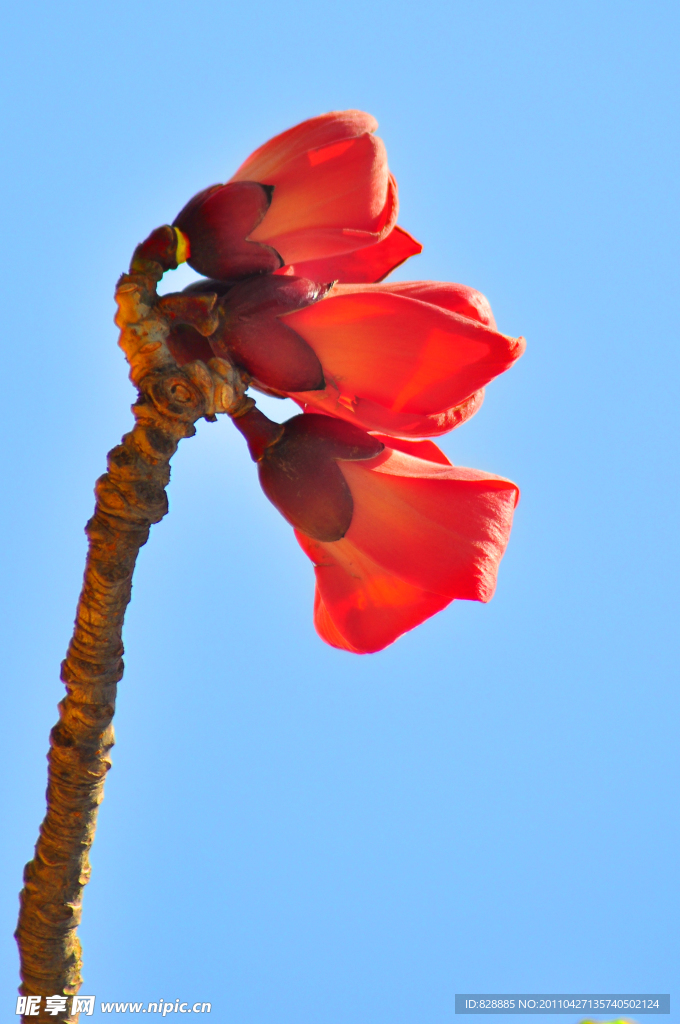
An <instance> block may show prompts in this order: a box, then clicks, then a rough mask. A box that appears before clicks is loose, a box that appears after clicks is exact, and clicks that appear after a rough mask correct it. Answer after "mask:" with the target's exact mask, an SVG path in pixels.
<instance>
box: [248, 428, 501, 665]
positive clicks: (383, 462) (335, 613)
mask: <svg viewBox="0 0 680 1024" xmlns="http://www.w3.org/2000/svg"><path fill="white" fill-rule="evenodd" d="M235 423H236V425H237V426H238V427H239V429H240V430H242V432H243V433H244V434H245V435H246V437H247V438H248V440H249V446H250V449H251V454H252V455H253V458H254V459H256V460H257V461H258V463H259V474H260V482H261V484H262V487H263V489H264V491H265V493H266V494H267V497H268V498H269V499H270V500H271V501H272V502H273V504H274V505H275V506H276V507H277V508H278V509H279V511H280V512H281V513H282V515H283V516H284V517H285V518H286V519H287V520H288V522H290V523H291V525H293V526H294V527H295V528H296V529H295V534H296V537H297V539H298V542H299V543H300V546H301V547H302V549H303V550H304V551H305V553H306V554H307V555H308V556H309V557H310V558H311V559H312V561H313V562H314V563H315V572H316V597H315V605H314V621H315V625H316V628H317V631H318V633H319V635H320V636H321V637H322V639H323V640H325V641H326V642H327V643H329V644H331V645H332V646H334V647H340V648H342V649H344V650H348V651H353V652H355V653H360V654H366V653H372V652H375V651H379V650H382V648H384V647H386V646H387V645H388V644H390V643H392V642H393V641H394V640H396V639H397V638H398V637H399V636H401V635H402V633H405V632H406V631H407V630H409V629H413V627H414V626H417V625H418V624H419V623H421V622H423V621H424V620H425V619H427V618H429V617H430V616H431V615H434V614H435V613H436V612H438V611H440V610H441V609H442V608H444V607H445V606H446V605H447V604H449V603H450V602H451V601H452V600H454V599H455V598H462V599H467V600H473V601H484V602H486V601H489V600H490V599H491V597H492V595H493V592H494V589H495V586H496V575H497V571H498V564H499V562H500V560H501V558H502V556H503V553H504V551H505V548H506V545H507V542H508V537H509V535H510V529H511V526H512V517H513V512H514V509H515V505H516V504H517V499H518V494H519V492H518V489H517V487H516V485H515V484H513V483H511V481H509V480H504V479H503V478H502V477H497V476H492V475H491V474H488V473H482V472H480V471H478V470H473V469H461V468H459V467H455V466H452V465H451V464H450V463H449V461H448V459H447V458H446V456H445V455H444V454H443V452H441V451H440V450H439V449H438V448H437V446H436V445H435V444H434V443H433V442H432V441H395V440H394V439H391V438H388V437H382V438H379V437H375V436H371V435H369V434H366V433H365V432H364V431H361V430H360V429H358V428H357V427H354V426H352V425H351V424H349V423H343V422H341V421H339V420H336V419H334V418H331V417H327V416H319V415H314V414H309V415H304V416H296V417H294V418H293V419H292V420H288V422H287V423H285V424H283V425H279V424H273V423H271V422H270V421H268V420H267V419H266V417H264V416H262V414H261V413H259V412H258V411H257V410H253V411H252V412H251V413H248V414H247V415H246V416H244V417H241V419H239V420H236V421H235Z"/></svg>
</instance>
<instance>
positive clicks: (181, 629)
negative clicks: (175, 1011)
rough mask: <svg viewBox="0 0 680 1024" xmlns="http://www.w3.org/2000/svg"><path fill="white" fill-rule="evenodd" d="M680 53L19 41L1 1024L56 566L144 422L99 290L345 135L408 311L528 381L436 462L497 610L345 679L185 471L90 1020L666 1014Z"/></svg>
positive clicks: (234, 494) (508, 18)
mask: <svg viewBox="0 0 680 1024" xmlns="http://www.w3.org/2000/svg"><path fill="white" fill-rule="evenodd" d="M679 21H680V15H679V10H678V7H677V4H675V3H671V2H670V0H669V2H662V0H658V2H655V0H647V2H645V3H643V2H641V0H635V2H626V0H619V2H616V3H615V2H609V0H588V2H584V0H570V2H568V3H567V2H566V0H562V2H554V0H533V2H532V0H515V2H511V0H496V2H494V0H476V2H474V3H473V2H470V0H453V2H452V3H449V4H444V3H441V4H440V3H432V2H425V3H411V4H405V3H402V2H399V0H395V2H392V3H384V2H381V0H377V2H376V0H373V2H371V3H366V2H365V0H348V2H346V3H344V4H341V5H335V6H334V5H328V4H313V3H311V2H309V0H301V2H293V3H288V4H284V3H275V2H273V0H260V2H258V3H243V4H233V3H231V4H230V3H226V2H217V0H204V2H201V0H198V2H195V3H193V4H189V3H180V2H175V0H165V2H163V3H160V2H158V0H149V2H146V3H143V4H140V3H133V2H132V0H119V2H117V3H115V4H114V3H109V2H104V3H100V4H92V3H84V2H72V0H64V2H63V3H59V4H53V3H47V2H45V0H41V2H32V0H24V3H22V4H21V5H19V4H11V5H10V4H9V3H7V2H6V3H5V5H4V9H3V12H2V23H3V30H2V37H1V38H0V52H1V55H2V59H1V61H0V75H1V76H2V79H3V82H2V90H1V94H2V100H1V101H0V102H1V104H2V124H3V129H2V134H3V137H4V140H5V142H4V145H3V146H2V153H1V154H0V168H1V174H2V182H3V184H2V198H3V211H2V229H3V274H2V279H1V284H0V288H1V290H2V303H1V308H2V318H3V330H2V344H3V347H4V350H5V354H4V360H3V366H4V376H5V386H4V388H3V395H2V402H3V409H4V414H3V432H4V443H3V444H2V446H1V448H0V455H1V458H2V463H3V468H2V479H3V481H4V487H5V500H4V501H3V502H2V505H1V507H0V538H1V540H2V547H3V550H4V576H3V579H4V582H3V587H2V602H3V612H2V617H1V619H0V622H1V625H2V633H3V638H2V660H3V668H4V673H3V674H4V677H5V694H6V696H5V698H4V705H3V706H4V714H3V723H2V739H1V743H0V757H1V758H2V776H3V779H4V781H5V786H4V796H3V809H2V817H3V823H4V834H5V839H4V842H3V847H2V854H1V857H2V903H1V905H0V909H1V912H2V930H1V936H0V943H1V945H2V949H3V951H4V952H3V953H2V957H1V961H2V965H1V970H2V991H3V993H4V995H2V997H1V998H2V1005H3V1006H6V1007H7V1009H5V1010H3V1011H2V1016H3V1019H10V1017H12V1014H13V1011H14V1005H15V1004H14V999H15V994H14V993H15V986H16V983H17V982H16V970H17V966H16V964H17V960H16V954H15V950H14V946H13V942H12V939H11V933H12V931H13V928H14V923H15V918H16V908H17V902H16V894H17V891H18V890H19V888H20V885H21V870H22V867H23V864H24V863H25V861H26V860H28V859H29V858H30V856H31V854H32V849H33V844H34V842H35V838H36V835H37V828H38V824H39V822H40V820H41V818H42V814H43V809H44V788H45V752H46V749H47V738H48V733H49V729H50V727H51V726H52V724H53V723H54V721H55V717H56V704H57V702H58V700H59V699H60V698H61V696H62V694H63V688H62V686H61V684H60V682H59V678H58V675H59V663H60V660H61V658H62V657H63V654H64V652H65V648H66V644H67V642H68V639H69V636H70V632H71V625H72V620H73V615H74V609H75V604H76V600H77V596H78V592H79V589H80V581H81V575H82V569H83V561H84V556H85V537H84V534H83V526H84V524H85V522H86V520H87V519H88V517H89V516H90V514H91V512H92V508H93V496H92V488H93V484H94V481H95V479H96V477H97V476H99V474H100V473H101V472H102V471H103V470H104V467H105V454H106V452H107V450H108V449H109V448H111V447H112V446H113V445H114V444H115V443H117V441H118V440H119V438H120V436H121V435H122V433H123V432H124V431H125V430H127V429H128V428H129V426H130V424H131V422H132V420H131V415H130V411H129V406H130V404H131V402H132V400H133V391H132V388H131V385H130V384H129V382H128V380H127V368H126V365H125V361H124V358H123V356H122V353H121V352H120V350H119V349H118V348H117V346H116V340H117V334H116V330H115V328H114V325H113V322H112V317H113V313H114V305H113V300H112V295H113V289H114V285H115V281H116V278H117V277H118V275H119V274H120V272H121V271H123V270H124V269H125V268H126V266H127V264H128V261H129V258H130V255H131V252H132V249H133V248H134V246H135V244H136V243H137V242H138V241H140V240H141V239H142V238H144V237H145V236H146V235H147V233H148V232H149V231H150V230H151V229H152V228H154V227H155V226H157V225H159V224H163V223H166V222H167V221H170V220H172V218H173V217H174V216H175V215H176V213H177V212H178V211H179V209H180V208H181V207H182V206H183V204H184V203H185V202H186V200H187V199H188V198H189V197H190V196H191V195H192V194H193V193H194V192H196V191H198V190H199V189H201V188H203V187H205V186H207V185H210V184H213V183H215V182H218V181H223V180H225V179H226V178H228V177H229V176H230V175H231V173H232V172H233V170H234V169H235V168H236V167H237V166H238V164H239V163H240V162H241V161H242V160H243V159H244V158H245V157H246V156H247V155H248V153H249V152H250V151H251V150H252V149H253V148H255V147H256V146H257V145H259V144H260V143H261V142H263V141H264V140H265V139H267V138H268V137H269V136H271V135H273V134H275V133H276V132H279V131H281V130H283V129H285V128H287V127H289V126H291V125H292V124H294V123H296V122H298V121H300V120H302V119H304V118H307V117H310V116H313V115H316V114H319V113H322V112H324V111H327V110H331V109H342V108H346V107H359V108H362V109H365V110H368V111H370V112H371V113H373V114H374V115H375V116H376V117H377V118H378V120H379V122H380V134H381V136H382V137H383V139H384V140H385V142H386V144H387V149H388V153H389V157H390V165H391V168H392V170H393V171H394V173H395V174H396V176H397V179H398V182H399V186H400V197H401V215H400V222H401V224H402V225H403V226H404V227H405V228H407V229H408V230H409V231H411V232H413V233H414V234H415V235H416V237H417V238H418V239H420V240H421V241H422V242H423V243H424V246H425V251H424V253H423V255H422V256H420V257H417V258H415V259H413V260H411V261H410V263H409V264H408V265H407V266H406V267H404V268H402V269H401V270H400V271H399V272H398V275H397V276H398V277H399V278H401V279H413V278H430V279H439V280H453V281H461V282H464V283H466V284H469V285H472V286H474V287H476V288H478V289H479V290H481V291H483V292H484V293H485V294H486V295H487V296H488V297H489V299H490V301H491V303H492V306H493V309H494V312H495V314H496V318H497V321H498V323H499V326H500V329H501V330H503V331H504V332H505V333H508V334H524V335H525V336H526V337H527V339H528V348H527V353H526V355H525V357H524V358H523V359H522V360H521V361H520V363H519V364H518V365H517V366H516V367H515V368H513V369H512V370H511V371H510V372H509V373H507V374H506V375H505V376H504V377H503V378H501V379H500V380H498V381H496V382H495V383H493V384H492V385H491V386H490V387H489V388H488V390H487V397H486V402H485V404H484V407H483V408H482V410H481V412H480V413H479V414H478V415H477V416H476V417H475V418H474V419H473V420H472V421H470V422H469V423H468V424H466V425H465V426H464V427H463V428H461V429H459V430H457V431H456V432H455V433H454V434H452V435H449V436H448V437H447V438H446V439H445V440H444V442H443V445H442V446H443V447H444V449H445V450H446V452H447V453H448V454H449V456H450V457H451V458H452V460H453V461H454V462H456V463H458V464H462V465H466V466H473V467H477V468H480V469H484V470H488V471H490V472H493V473H499V474H501V475H504V476H508V477H511V478H512V479H513V480H515V481H517V482H518V483H519V485H520V486H521V488H522V500H521V503H520V506H519V509H518V512H517V516H516V520H515V528H514V532H513V535H512V538H511V542H510V546H509V549H508V553H507V555H506V557H505V559H504V561H503V563H502V566H501V571H500V576H499V584H498V590H497V593H496V596H495V597H494V599H493V601H492V602H491V604H489V605H488V606H482V605H479V604H466V603H464V602H456V603H455V604H453V605H452V606H450V607H449V608H448V609H447V610H446V611H444V612H443V613H442V614H440V615H439V616H437V617H436V618H435V619H432V620H430V621H429V622H427V623H426V624H424V625H423V626H421V627H420V628H418V629H417V630H415V631H414V632H412V633H410V634H408V635H407V636H405V637H403V638H402V639H401V640H399V641H398V642H397V643H396V644H395V645H394V646H393V647H391V648H389V649H388V650H386V651H385V652H383V653H381V654H378V655H374V656H368V657H363V658H362V657H357V656H354V655H350V654H346V653H341V652H338V651H335V650H332V649H330V648H328V647H326V646H325V645H324V644H323V643H322V642H321V641H320V640H319V639H318V638H317V637H316V634H315V633H314V630H313V626H312V594H313V573H312V568H311V564H310V563H309V562H308V560H307V559H306V557H305V556H304V555H303V554H302V553H301V551H300V550H299V549H298V546H297V544H296V542H295V540H294V538H293V534H292V531H291V530H290V528H289V527H288V526H287V524H286V523H285V522H284V521H283V519H281V517H280V516H279V515H278V513H277V512H276V511H275V510H274V508H273V507H272V506H270V505H269V504H268V502H267V501H266V499H265V498H264V496H263V495H262V494H261V492H260V491H259V487H258V484H257V480H256V473H255V469H254V467H253V465H252V463H251V462H250V460H249V458H248V455H247V451H246V447H245V444H244V442H243V439H242V438H241V436H240V435H238V434H237V432H236V431H235V430H234V429H233V428H232V426H231V424H230V423H229V422H220V423H218V424H216V425H211V424H208V423H202V424H201V425H200V426H199V429H198V434H197V436H196V437H195V438H193V439H192V440H188V441H184V442H182V446H181V449H180V451H179V453H178V455H177V456H176V458H175V460H174V463H173V471H172V474H173V475H172V483H171V486H170V492H169V493H170V506H171V513H170V515H169V516H168V517H167V518H166V519H165V520H164V521H163V523H162V524H161V525H159V526H157V527H155V528H154V529H153V532H152V536H151V540H150V542H149V544H148V545H147V547H146V548H145V549H144V550H143V552H142V554H141V557H140V560H139V563H138V568H137V573H136V576H135V586H134V594H133V600H132V604H131V606H130V609H129V612H128V617H127V622H126V627H125V637H124V639H125V646H126V665H127V668H126V673H125V677H124V679H123V682H122V684H121V686H120V691H119V701H118V710H117V714H116V733H117V745H116V747H115V748H114V751H113V765H114V766H113V771H112V772H111V773H110V775H109V778H108V781H107V788H106V799H105V802H104V804H103V806H102V810H101V814H100V818H99V827H98V832H97V838H96V843H95V847H94V850H93V853H92V866H93V877H92V882H91V884H90V885H89V886H88V888H87V891H86V894H85V905H84V921H83V925H82V928H81V932H80V934H81V938H82V941H83V945H84V955H85V969H84V975H85V984H84V988H83V992H84V993H94V994H96V996H97V998H98V1000H102V999H103V1000H119V1001H123V1000H135V1001H136V1000H139V1001H142V1000H152V999H158V998H163V999H165V1000H170V999H172V1000H174V999H175V998H177V997H179V998H181V999H186V1000H188V1001H191V1002H193V1001H196V1000H208V1001H211V1002H212V1007H213V1010H212V1016H211V1018H210V1019H212V1020H217V1021H224V1022H225V1024H227V1022H228V1024H443V1022H446V1021H452V1020H453V1003H454V994H455V993H456V992H474V991H478V992H520V991H533V992H537V993H550V992H620V991H628V992H655V991H661V992H669V991H670V992H671V993H674V992H675V993H676V996H675V998H676V1004H677V998H678V997H679V996H680V993H677V984H676V983H677V980H678V978H677V952H678V951H677V932H676V927H677V919H678V914H677V906H678V899H677V897H678V893H677V888H676V881H675V879H676V878H677V870H676V865H675V864H674V862H675V858H676V853H677V848H678V840H679V837H678V828H677V818H676V791H677V763H676V761H675V760H674V757H675V754H674V752H675V748H676V747H677V719H676V717H675V716H676V713H677V703H676V690H677V640H676V637H677V630H678V626H677V621H678V608H677V582H676V577H677V565H678V557H677V556H678V545H677V508H678V498H679V494H678V483H677V481H678V476H677V465H678V446H677V438H678V429H677V428H678V424H677V419H678V415H677V407H678V325H677V277H678V216H677V213H678V204H677V191H676V190H677V176H678V156H679V152H680V149H679V145H678V120H677V99H678V84H679V83H678V77H679V76H678V44H679V38H678V36H679V33H678V28H679ZM183 274H184V276H182V275H183ZM172 276H173V275H168V277H169V278H170V277H172ZM175 278H176V279H178V280H180V282H181V283H184V282H185V281H186V279H187V274H186V272H182V271H180V272H177V274H176V275H175ZM166 287H167V289H171V288H173V287H175V286H174V285H170V284H168V285H167V286H166ZM271 404H276V403H273V402H272V403H271ZM270 407H271V406H268V407H267V408H270ZM276 408H277V411H278V410H279V408H280V407H279V406H277V407H276ZM285 415H286V413H282V416H281V418H284V416H285ZM579 1016H580V1015H579V1014H574V1017H573V1020H577V1019H578V1018H579ZM606 1016H607V1015H604V1017H605V1018H606ZM609 1016H610V1017H611V1015H609ZM12 1019H14V1018H13V1017H12ZM88 1019H89V1018H88ZM93 1019H98V1018H97V1017H95V1018H93ZM106 1019H109V1018H108V1016H107V1017H106ZM171 1019H172V1018H171ZM461 1019H462V1018H461ZM469 1019H472V1018H469ZM477 1019H479V1020H485V1021H486V1020H490V1019H492V1018H487V1017H484V1018H477ZM498 1019H499V1018H493V1020H498ZM506 1019H514V1020H520V1019H521V1020H524V1019H525V1018H524V1017H522V1018H506ZM532 1019H535V1018H532ZM544 1019H545V1018H544ZM554 1019H559V1020H564V1021H569V1020H571V1019H572V1018H571V1017H561V1018H554ZM665 1019H669V1018H665ZM671 1019H675V1020H680V1017H678V1016H675V1015H672V1017H671Z"/></svg>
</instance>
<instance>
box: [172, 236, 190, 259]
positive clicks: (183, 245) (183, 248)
mask: <svg viewBox="0 0 680 1024" xmlns="http://www.w3.org/2000/svg"><path fill="white" fill-rule="evenodd" d="M175 235H176V236H177V253H176V255H175V259H176V260H177V262H178V263H186V261H187V260H188V259H189V257H190V256H191V245H190V244H189V239H188V238H187V236H186V235H185V234H184V232H183V231H180V229H179V228H175Z"/></svg>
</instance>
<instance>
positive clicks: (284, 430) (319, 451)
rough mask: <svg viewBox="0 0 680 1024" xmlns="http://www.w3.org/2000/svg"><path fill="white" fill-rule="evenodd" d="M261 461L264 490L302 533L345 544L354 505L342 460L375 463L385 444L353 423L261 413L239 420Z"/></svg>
mask: <svg viewBox="0 0 680 1024" xmlns="http://www.w3.org/2000/svg"><path fill="white" fill-rule="evenodd" d="M234 424H235V426H236V427H237V428H238V429H239V430H240V431H241V433H242V434H243V435H244V436H245V438H246V440H247V441H248V447H249V449H250V453H251V456H252V458H253V460H254V461H256V462H257V463H258V473H259V477H260V484H261V486H262V489H263V491H264V492H265V494H266V495H267V497H268V498H269V500H270V501H271V502H272V504H273V505H275V507H276V508H277V509H278V510H279V512H280V513H281V515H282V516H283V517H284V518H285V519H286V520H287V521H288V522H289V523H290V524H291V526H294V527H295V528H296V529H297V530H300V531H302V533H304V534H306V535H307V536H308V537H311V538H313V539H314V540H319V541H334V540H340V539H341V538H342V537H344V536H345V534H346V533H347V531H348V529H349V527H350V524H351V522H352V514H353V511H354V501H353V499H352V494H351V491H350V489H349V487H348V485H347V482H346V480H345V477H344V476H343V474H342V471H341V469H340V468H339V466H338V464H337V463H338V460H339V461H349V462H354V461H364V460H367V459H373V458H375V457H376V456H377V455H379V454H380V452H382V450H383V448H384V447H385V446H384V444H383V443H382V441H379V440H378V439H377V438H375V437H372V436H371V435H370V434H368V433H366V431H364V430H361V429H360V428H359V427H355V426H354V425H353V424H351V423H346V422H344V421H342V420H338V419H334V418H332V417H330V416H323V415H319V414H314V413H312V414H303V415H300V416H294V417H293V418H292V419H290V420H288V421H287V422H286V423H283V424H278V423H272V422H271V420H268V419H267V417H266V416H264V415H263V414H262V413H261V412H260V411H259V410H258V409H251V410H250V411H249V412H248V413H246V414H245V415H244V416H240V417H238V418H235V419H234Z"/></svg>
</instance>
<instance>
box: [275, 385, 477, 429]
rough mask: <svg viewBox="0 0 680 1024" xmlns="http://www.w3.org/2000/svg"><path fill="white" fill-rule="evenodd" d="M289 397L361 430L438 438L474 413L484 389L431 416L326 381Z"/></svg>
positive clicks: (312, 410) (301, 404) (306, 410)
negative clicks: (387, 404) (318, 388)
mask: <svg viewBox="0 0 680 1024" xmlns="http://www.w3.org/2000/svg"><path fill="white" fill-rule="evenodd" d="M290 397H291V398H293V399H294V400H295V401H296V402H297V403H298V405H299V406H300V408H301V409H304V410H305V412H323V413H325V414H326V415H327V416H337V417H339V418H340V419H343V420H347V422H348V423H356V424H357V426H360V427H363V428H364V430H374V431H378V432H380V431H384V432H385V433H389V434H390V435H392V436H394V437H439V436H440V435H441V434H448V433H449V431H451V430H455V428H456V427H459V426H460V424H461V423H465V422H466V420H469V419H470V417H471V416H474V414H475V413H476V412H477V411H478V410H479V409H480V408H481V405H482V402H483V400H484V389H481V390H480V391H476V392H475V393H474V394H473V395H471V396H470V398H468V399H466V400H465V401H464V402H462V403H461V404H460V405H457V406H454V407H453V408H451V409H446V410H445V411H444V412H440V413H432V414H430V415H421V414H419V413H415V412H408V413H407V412H393V411H392V410H391V409H387V408H386V407H385V406H384V405H379V404H378V403H377V402H371V401H369V400H367V399H365V398H353V397H351V396H347V395H343V394H341V393H340V391H339V390H338V389H337V388H335V387H333V386H332V385H329V384H327V385H326V388H325V389H324V390H323V391H314V392H312V391H305V392H298V393H290Z"/></svg>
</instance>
